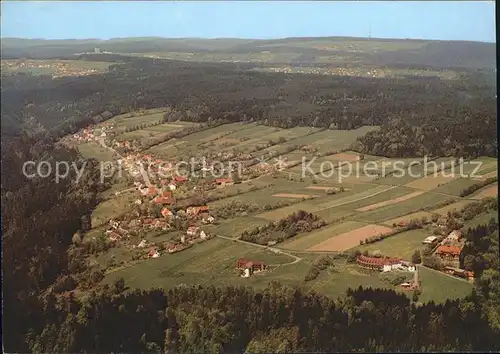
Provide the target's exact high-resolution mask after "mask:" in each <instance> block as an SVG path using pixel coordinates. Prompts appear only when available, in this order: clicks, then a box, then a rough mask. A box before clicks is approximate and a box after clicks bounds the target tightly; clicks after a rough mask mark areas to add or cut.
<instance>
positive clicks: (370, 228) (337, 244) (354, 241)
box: [307, 224, 392, 252]
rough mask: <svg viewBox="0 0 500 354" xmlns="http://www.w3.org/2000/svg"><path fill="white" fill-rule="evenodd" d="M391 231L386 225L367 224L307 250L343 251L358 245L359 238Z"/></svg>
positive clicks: (364, 238) (363, 238) (362, 238)
mask: <svg viewBox="0 0 500 354" xmlns="http://www.w3.org/2000/svg"><path fill="white" fill-rule="evenodd" d="M391 231H392V229H391V228H390V227H387V226H382V225H375V224H369V225H365V226H363V227H360V228H358V229H355V230H352V231H349V232H344V233H342V234H339V235H336V236H333V237H331V238H329V239H328V240H326V241H323V242H321V243H318V244H316V245H314V246H312V247H310V248H308V249H307V250H308V251H328V252H330V251H331V252H335V251H345V250H348V249H351V248H353V247H356V246H357V245H359V241H361V240H366V239H367V238H369V237H372V236H377V235H383V234H386V233H389V232H391Z"/></svg>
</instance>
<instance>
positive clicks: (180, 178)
mask: <svg viewBox="0 0 500 354" xmlns="http://www.w3.org/2000/svg"><path fill="white" fill-rule="evenodd" d="M187 180H188V179H187V177H186V176H174V178H172V181H174V182H176V183H184V182H187Z"/></svg>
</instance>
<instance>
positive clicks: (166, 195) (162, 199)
mask: <svg viewBox="0 0 500 354" xmlns="http://www.w3.org/2000/svg"><path fill="white" fill-rule="evenodd" d="M153 202H155V203H156V204H172V203H173V202H174V198H173V195H172V192H171V191H165V192H163V193H162V194H161V195H158V196H156V197H155V198H154V199H153Z"/></svg>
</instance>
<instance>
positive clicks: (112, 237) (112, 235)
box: [108, 231, 122, 242]
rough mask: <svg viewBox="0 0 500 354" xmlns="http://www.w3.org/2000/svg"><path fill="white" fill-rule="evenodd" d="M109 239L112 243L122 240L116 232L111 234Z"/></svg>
mask: <svg viewBox="0 0 500 354" xmlns="http://www.w3.org/2000/svg"><path fill="white" fill-rule="evenodd" d="M108 238H109V240H110V241H113V242H115V241H119V240H121V239H122V236H121V235H120V234H118V233H116V232H114V231H112V232H110V233H109V235H108Z"/></svg>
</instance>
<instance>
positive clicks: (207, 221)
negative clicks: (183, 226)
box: [201, 213, 215, 224]
mask: <svg viewBox="0 0 500 354" xmlns="http://www.w3.org/2000/svg"><path fill="white" fill-rule="evenodd" d="M201 221H202V222H203V223H204V224H211V223H213V222H214V221H215V218H214V217H213V216H212V215H210V214H209V213H202V214H201Z"/></svg>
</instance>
